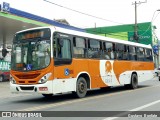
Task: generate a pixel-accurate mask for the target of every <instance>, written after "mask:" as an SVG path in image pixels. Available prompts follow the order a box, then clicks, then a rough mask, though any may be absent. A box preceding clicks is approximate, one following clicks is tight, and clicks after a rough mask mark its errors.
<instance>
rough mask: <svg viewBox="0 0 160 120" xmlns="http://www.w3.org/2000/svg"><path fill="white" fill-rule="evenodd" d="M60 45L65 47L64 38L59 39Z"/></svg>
mask: <svg viewBox="0 0 160 120" xmlns="http://www.w3.org/2000/svg"><path fill="white" fill-rule="evenodd" d="M59 45H60V46H61V47H63V39H59Z"/></svg>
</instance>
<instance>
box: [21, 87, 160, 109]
mask: <svg viewBox="0 0 160 120" xmlns="http://www.w3.org/2000/svg"><path fill="white" fill-rule="evenodd" d="M159 86H160V85H156V86H151V87H145V88H140V89H136V90H127V91H122V92H117V93H112V94H105V95H98V96H94V97H88V98H82V99H78V100H77V99H75V100H69V101H65V102H64V101H62V102H59V103H51V104H47V105H41V106H36V107H30V108H26V109H21V110H18V111H36V110H42V109H46V108H53V107H57V106H61V105H66V104H73V103H78V102H84V101H88V100H93V99H99V98H103V97H107V96H113V95H119V94H122V93H129V92H135V91H137V90H144V89H148V88H154V87H159Z"/></svg>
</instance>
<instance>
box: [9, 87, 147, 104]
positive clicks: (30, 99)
mask: <svg viewBox="0 0 160 120" xmlns="http://www.w3.org/2000/svg"><path fill="white" fill-rule="evenodd" d="M147 87H150V86H149V85H139V87H138V88H137V89H142V88H147ZM128 90H131V89H126V88H125V87H124V86H120V87H113V88H103V89H95V90H89V91H88V92H87V95H86V97H85V98H89V97H94V96H100V95H109V94H113V93H120V92H124V91H128ZM75 99H76V98H75V97H74V96H73V94H71V93H67V94H57V95H54V96H52V97H50V98H45V97H43V96H41V95H29V96H23V97H22V96H20V97H19V98H18V99H13V100H12V102H13V103H23V104H25V103H26V104H28V103H32V104H48V103H52V104H53V103H58V102H65V101H69V100H75ZM82 99H83V98H82Z"/></svg>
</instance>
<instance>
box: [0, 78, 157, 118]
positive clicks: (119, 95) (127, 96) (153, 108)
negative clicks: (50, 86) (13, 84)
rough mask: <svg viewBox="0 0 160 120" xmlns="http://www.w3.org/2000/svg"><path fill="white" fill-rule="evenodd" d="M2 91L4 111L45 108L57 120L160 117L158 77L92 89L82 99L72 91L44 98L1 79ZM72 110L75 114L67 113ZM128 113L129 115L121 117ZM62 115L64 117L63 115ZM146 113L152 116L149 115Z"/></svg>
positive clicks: (40, 110) (0, 88) (34, 110)
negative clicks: (132, 85) (12, 90)
mask: <svg viewBox="0 0 160 120" xmlns="http://www.w3.org/2000/svg"><path fill="white" fill-rule="evenodd" d="M0 91H1V93H0V111H2V112H4V111H12V112H18V111H19V112H20V113H21V112H27V111H29V112H40V113H41V112H42V111H44V113H45V114H46V111H47V113H48V114H49V116H58V117H54V118H53V117H52V119H55V120H75V119H76V120H82V119H83V120H85V119H86V120H88V119H90V120H113V119H116V120H124V119H126V120H128V119H129V120H138V119H140V120H141V119H144V120H158V119H160V117H159V118H158V117H157V116H156V115H158V114H159V115H160V112H159V111H160V81H158V79H155V80H151V81H146V82H143V83H140V84H139V87H138V89H136V90H129V89H126V88H124V87H123V86H120V87H114V88H111V89H108V90H92V91H88V94H87V96H86V97H85V98H82V99H76V98H74V97H73V96H72V94H64V95H55V96H53V97H52V98H50V99H47V98H44V97H43V96H42V95H30V94H11V93H10V91H9V82H1V83H0ZM53 111H54V112H53ZM57 111H63V112H57ZM71 111H73V112H71ZM75 111H76V112H75ZM119 111H121V112H119ZM129 111H150V112H149V113H148V112H147V113H146V114H145V113H141V112H138V113H132V112H131V113H128V112H129ZM42 113H43V112H42ZM37 114H38V113H37ZM68 114H69V115H71V117H66V116H67V115H68ZM110 114H115V117H112V116H110ZM124 114H125V116H126V117H121V116H122V115H124ZM144 114H145V115H144ZM153 114H154V115H153ZM39 115H40V114H39ZM61 115H62V117H59V116H61ZM116 115H117V116H116ZM146 115H148V116H147V117H146ZM149 115H150V116H149ZM44 116H45V115H44ZM44 116H43V114H42V117H43V118H42V119H45V120H46V119H51V117H47V118H46V117H44ZM77 116H80V117H77ZM0 119H2V117H0ZM3 119H4V118H3ZM14 119H16V118H14ZM31 119H36V118H30V120H31ZM12 120H13V118H12ZM37 120H38V118H37Z"/></svg>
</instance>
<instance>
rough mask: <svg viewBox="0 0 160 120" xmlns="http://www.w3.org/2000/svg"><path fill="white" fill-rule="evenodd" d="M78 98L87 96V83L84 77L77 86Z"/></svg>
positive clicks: (80, 78)
mask: <svg viewBox="0 0 160 120" xmlns="http://www.w3.org/2000/svg"><path fill="white" fill-rule="evenodd" d="M74 94H75V95H76V97H78V98H83V97H85V96H86V94H87V82H86V80H85V79H84V78H83V77H79V78H78V80H77V85H76V92H75V93H74Z"/></svg>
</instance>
